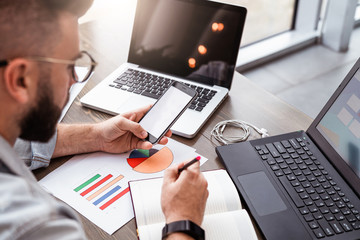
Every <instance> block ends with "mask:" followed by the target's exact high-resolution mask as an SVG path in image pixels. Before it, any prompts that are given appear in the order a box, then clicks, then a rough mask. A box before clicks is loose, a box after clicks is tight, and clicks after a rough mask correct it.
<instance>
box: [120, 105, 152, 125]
mask: <svg viewBox="0 0 360 240" xmlns="http://www.w3.org/2000/svg"><path fill="white" fill-rule="evenodd" d="M152 105H153V104H150V105H147V106H144V107H141V108H138V109H136V110H134V111H132V112H127V113H123V114H121V116H123V117H125V118H128V119H129V118H130V117H131V115H134V114H135V116H136V117H135V119H134V120H133V121H135V122H138V121H140V119H141V118H142V117H143V116H144V115H145V113H147V112H148V111H149V110H150V108H151V107H152Z"/></svg>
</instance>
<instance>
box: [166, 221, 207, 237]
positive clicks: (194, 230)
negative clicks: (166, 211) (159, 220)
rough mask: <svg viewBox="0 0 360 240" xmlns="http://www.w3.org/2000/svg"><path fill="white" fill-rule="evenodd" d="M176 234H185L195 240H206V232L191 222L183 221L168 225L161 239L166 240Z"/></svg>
mask: <svg viewBox="0 0 360 240" xmlns="http://www.w3.org/2000/svg"><path fill="white" fill-rule="evenodd" d="M174 232H181V233H185V234H187V235H189V236H190V237H192V238H194V239H195V240H205V231H204V230H203V229H202V228H201V227H199V226H198V225H197V224H196V223H194V222H192V221H190V220H181V221H176V222H171V223H168V224H166V225H165V227H164V228H163V230H162V238H161V239H166V237H167V236H168V235H170V234H171V233H174Z"/></svg>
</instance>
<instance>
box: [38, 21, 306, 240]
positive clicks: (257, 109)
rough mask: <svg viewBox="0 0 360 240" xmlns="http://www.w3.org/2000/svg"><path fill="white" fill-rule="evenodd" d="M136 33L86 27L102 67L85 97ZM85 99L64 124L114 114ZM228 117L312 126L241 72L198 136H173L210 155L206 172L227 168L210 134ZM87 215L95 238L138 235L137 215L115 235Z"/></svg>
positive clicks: (277, 130)
mask: <svg viewBox="0 0 360 240" xmlns="http://www.w3.org/2000/svg"><path fill="white" fill-rule="evenodd" d="M130 15H131V14H130ZM114 22H116V24H114ZM119 29H122V31H119ZM130 32H131V27H129V24H125V23H124V22H121V21H119V22H117V21H113V20H109V19H108V20H104V21H100V20H99V21H93V22H88V23H85V24H82V25H81V26H80V36H81V48H82V49H84V50H87V51H88V52H90V53H91V54H92V55H93V56H94V57H95V59H96V60H97V62H98V63H99V65H98V66H97V68H96V70H95V73H94V75H93V76H92V78H91V79H90V80H89V82H88V83H87V84H86V86H85V87H84V89H83V90H82V92H81V93H80V94H79V97H82V96H83V95H84V94H85V93H87V92H88V91H89V90H90V89H91V88H93V87H94V86H95V85H96V84H97V83H99V82H100V81H101V80H102V79H104V78H105V77H106V76H107V75H108V74H110V73H111V72H112V71H113V70H115V69H116V67H117V66H119V65H121V64H122V63H123V62H125V61H126V58H127V52H128V45H129V42H130ZM79 97H77V98H76V100H75V101H74V103H73V104H72V106H71V107H70V109H69V111H68V113H67V114H66V116H65V118H64V119H63V122H64V123H85V122H87V123H89V122H99V121H102V120H105V119H107V118H109V117H110V116H109V115H107V114H103V113H101V112H98V111H94V110H91V109H88V108H84V107H82V106H81V104H80V101H79ZM228 119H240V120H244V121H246V122H249V123H252V124H254V125H255V126H258V127H261V128H266V129H267V130H268V131H269V134H270V135H276V134H281V133H286V132H291V131H296V130H300V129H307V128H308V126H309V125H310V123H311V119H310V118H309V117H307V116H306V115H305V114H304V113H302V112H300V111H298V110H297V109H295V108H294V107H292V106H290V105H288V104H287V103H285V102H283V101H282V100H280V99H279V98H277V97H275V96H273V95H272V94H270V93H268V92H266V91H265V90H263V89H261V88H259V87H257V86H256V85H254V84H253V83H252V82H251V81H249V80H248V79H247V78H245V77H244V76H242V75H241V74H239V73H235V75H234V80H233V84H232V88H231V91H230V93H229V96H228V97H227V99H226V100H225V101H224V102H223V103H222V105H221V106H220V107H219V109H217V111H215V113H214V114H213V115H212V117H211V118H210V119H209V120H208V122H207V123H206V124H205V125H204V127H203V128H202V129H201V131H200V132H199V133H198V134H197V135H196V137H195V138H193V139H185V138H182V137H179V136H173V138H174V139H175V140H177V141H179V142H182V143H184V144H187V145H189V146H191V147H193V148H195V149H197V152H198V153H199V154H201V155H203V156H205V157H207V158H208V159H209V160H208V161H207V162H206V163H205V164H204V165H203V166H201V170H212V169H218V168H223V164H222V163H221V162H220V160H219V158H218V157H217V155H216V153H215V148H214V147H215V146H216V145H219V144H218V143H217V142H216V141H215V140H213V141H211V137H210V136H211V135H210V132H211V130H212V128H213V127H214V126H215V125H216V124H217V123H218V122H219V121H222V120H228ZM255 138H259V135H257V133H255V132H252V134H251V136H250V139H255ZM68 159H69V157H64V158H59V159H55V160H53V161H52V164H51V165H50V166H49V167H48V168H45V169H39V170H36V171H35V175H36V177H37V178H38V179H41V178H42V177H44V176H46V175H47V174H48V173H50V172H51V171H52V170H54V169H56V168H57V167H59V166H60V165H61V164H63V163H65V162H66V161H67V160H68ZM81 219H82V222H83V225H84V228H85V231H86V234H87V236H88V238H89V239H132V240H135V239H137V236H136V226H135V220H134V219H132V220H131V221H130V222H129V223H127V224H126V225H125V226H123V227H122V228H120V229H119V230H118V231H117V232H115V233H114V234H113V235H112V236H110V235H108V234H107V233H105V232H104V231H102V230H101V229H100V228H98V227H97V226H95V225H94V224H93V223H91V222H90V221H89V220H87V219H86V218H84V217H82V216H81Z"/></svg>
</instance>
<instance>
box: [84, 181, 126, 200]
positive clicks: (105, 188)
mask: <svg viewBox="0 0 360 240" xmlns="http://www.w3.org/2000/svg"><path fill="white" fill-rule="evenodd" d="M123 178H124V176H123V175H120V176H118V177H117V178H115V179H114V180H112V181H111V182H109V183H108V184H106V185H105V186H103V187H102V188H100V189H99V190H97V191H96V192H94V193H93V194H91V195H90V196H89V197H88V198H86V199H87V200H89V201H91V200H93V199H94V198H96V197H97V196H99V195H100V194H101V193H103V192H104V191H105V190H107V189H108V188H110V187H111V186H112V185H114V184H115V183H117V182H118V181H120V180H121V179H123Z"/></svg>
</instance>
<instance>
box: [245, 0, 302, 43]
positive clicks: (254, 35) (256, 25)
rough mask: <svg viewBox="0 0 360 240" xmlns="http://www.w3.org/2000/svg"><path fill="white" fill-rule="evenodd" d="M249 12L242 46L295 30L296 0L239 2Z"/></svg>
mask: <svg viewBox="0 0 360 240" xmlns="http://www.w3.org/2000/svg"><path fill="white" fill-rule="evenodd" d="M238 3H239V5H241V6H244V7H246V9H247V10H248V13H247V16H246V23H245V29H244V33H243V38H242V40H241V46H245V45H248V44H251V43H255V42H258V41H260V40H263V39H266V38H268V37H271V36H274V35H277V34H279V33H283V32H286V31H289V30H291V29H292V28H293V20H294V13H295V4H296V0H274V1H269V0H239V1H238Z"/></svg>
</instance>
